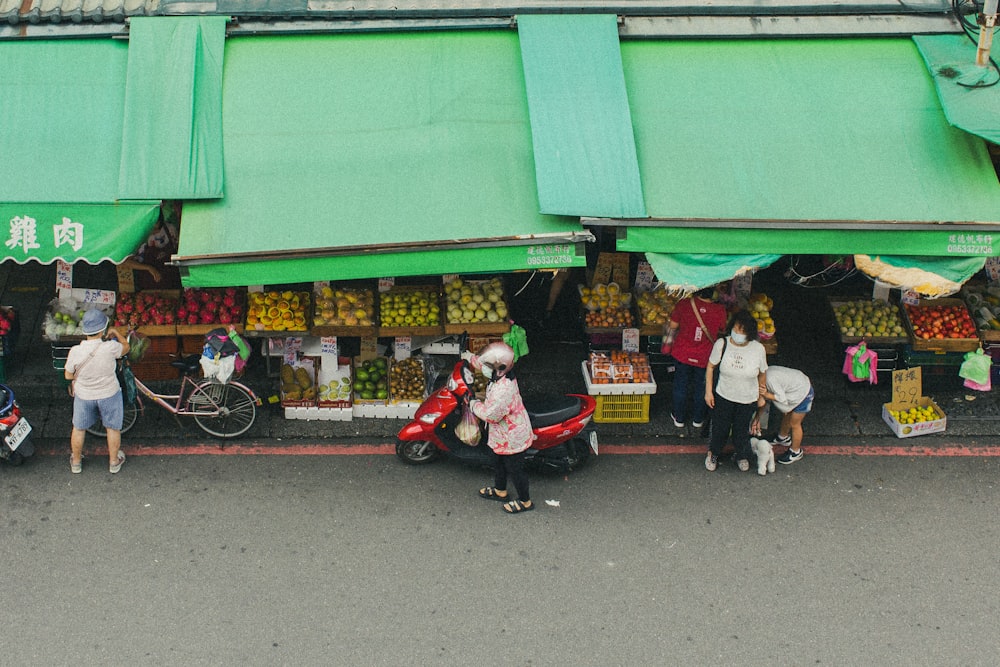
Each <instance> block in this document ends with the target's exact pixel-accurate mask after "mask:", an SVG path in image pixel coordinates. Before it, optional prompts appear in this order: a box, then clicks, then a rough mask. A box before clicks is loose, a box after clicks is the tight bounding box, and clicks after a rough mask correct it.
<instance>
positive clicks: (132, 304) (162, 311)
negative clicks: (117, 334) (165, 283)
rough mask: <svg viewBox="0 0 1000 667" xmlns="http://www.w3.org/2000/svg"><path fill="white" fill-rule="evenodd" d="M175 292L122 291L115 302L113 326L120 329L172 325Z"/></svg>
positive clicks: (174, 312)
mask: <svg viewBox="0 0 1000 667" xmlns="http://www.w3.org/2000/svg"><path fill="white" fill-rule="evenodd" d="M177 304H178V297H177V295H176V293H175V292H170V291H163V292H157V291H150V292H122V293H121V294H119V295H118V300H117V302H116V303H115V326H116V327H121V328H122V329H136V330H140V327H173V326H175V325H176V324H177Z"/></svg>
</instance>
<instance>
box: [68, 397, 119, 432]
mask: <svg viewBox="0 0 1000 667" xmlns="http://www.w3.org/2000/svg"><path fill="white" fill-rule="evenodd" d="M98 417H100V419H101V422H103V423H104V428H109V429H111V430H112V431H120V430H122V420H123V419H124V418H125V406H124V404H123V403H122V392H121V390H120V389H119V390H118V391H117V392H115V394H114V395H112V396H108V397H107V398H102V399H100V400H97V401H87V400H84V399H82V398H74V399H73V428H78V429H81V430H85V429H88V428H90V427H91V426H93V425H94V424H95V423H97V418H98Z"/></svg>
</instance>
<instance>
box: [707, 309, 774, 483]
mask: <svg viewBox="0 0 1000 667" xmlns="http://www.w3.org/2000/svg"><path fill="white" fill-rule="evenodd" d="M727 329H728V331H729V333H728V334H727V335H726V336H724V337H723V338H720V339H719V340H717V341H715V346H714V347H713V348H712V354H711V355H710V356H709V358H708V368H707V369H706V373H705V403H707V404H708V407H710V408H712V437H711V440H710V441H709V451H708V455H707V456H706V457H705V468H706V469H708V470H709V471H714V470H715V469H716V468H717V467H718V465H719V456H720V455H721V454H722V449H723V448H724V447H725V446H726V443H727V442H729V440H730V437H731V438H732V443H733V448H734V449H735V450H736V454H735V458H736V465H737V467H739V469H740V470H741V471H743V472H746V471H747V470H749V469H750V454H751V448H750V422H751V421H753V418H754V416H755V415H756V412H757V402H758V399H760V387H761V386H764V385H765V384H766V381H767V352H765V351H764V346H763V345H761V344H760V342H758V340H757V320H755V319H754V318H753V315H751V314H750V312H749V311H747V310H740V311H737V312H736V313H734V314H733V316H732V317H731V318H730V319H729V326H728V327H727ZM716 375H718V384H716V383H715V378H716Z"/></svg>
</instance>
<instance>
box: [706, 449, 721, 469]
mask: <svg viewBox="0 0 1000 667" xmlns="http://www.w3.org/2000/svg"><path fill="white" fill-rule="evenodd" d="M718 467H719V457H718V456H716V455H715V454H713V453H712V452H709V453H708V456H706V457H705V470H707V471H708V472H715V469H716V468H718Z"/></svg>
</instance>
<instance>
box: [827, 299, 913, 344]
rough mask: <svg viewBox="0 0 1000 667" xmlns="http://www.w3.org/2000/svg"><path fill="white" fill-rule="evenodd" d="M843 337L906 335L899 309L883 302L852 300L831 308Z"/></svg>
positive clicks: (891, 336)
mask: <svg viewBox="0 0 1000 667" xmlns="http://www.w3.org/2000/svg"><path fill="white" fill-rule="evenodd" d="M833 314H834V316H835V317H836V319H837V327H838V328H839V329H840V334H841V336H843V337H852V336H853V337H860V338H893V337H900V336H905V335H906V330H905V329H904V328H903V319H902V318H901V317H900V315H899V308H897V307H896V306H895V305H892V304H889V303H887V302H885V301H872V300H869V299H853V300H851V301H845V302H843V303H837V304H834V306H833Z"/></svg>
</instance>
